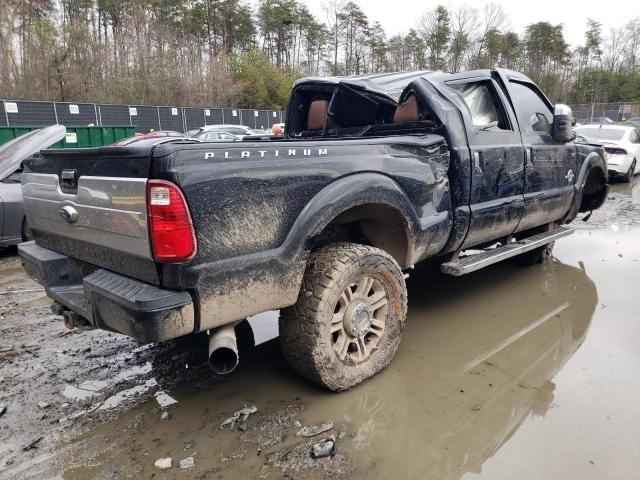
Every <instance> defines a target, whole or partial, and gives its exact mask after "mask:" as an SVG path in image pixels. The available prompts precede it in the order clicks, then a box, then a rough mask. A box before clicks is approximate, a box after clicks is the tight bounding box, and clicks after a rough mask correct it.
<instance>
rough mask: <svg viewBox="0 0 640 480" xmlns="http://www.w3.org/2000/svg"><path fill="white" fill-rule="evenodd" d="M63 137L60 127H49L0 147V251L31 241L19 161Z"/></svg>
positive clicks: (64, 130)
mask: <svg viewBox="0 0 640 480" xmlns="http://www.w3.org/2000/svg"><path fill="white" fill-rule="evenodd" d="M65 133H66V129H65V128H64V127H63V126H62V125H53V126H51V127H47V128H42V129H40V130H34V131H33V132H29V133H27V134H25V135H22V136H21V137H18V138H16V139H14V140H11V141H10V142H8V143H5V144H4V145H2V146H0V247H8V246H10V245H16V244H18V243H20V242H22V241H23V240H28V239H30V237H31V233H30V231H29V228H28V225H27V221H26V217H25V215H24V207H23V205H22V186H21V185H20V175H21V173H22V161H23V160H25V159H26V158H29V157H30V156H32V155H33V154H35V153H37V152H39V151H40V150H42V149H43V148H46V147H48V146H50V145H52V144H54V143H56V142H57V141H59V140H62V139H63V138H64V136H65Z"/></svg>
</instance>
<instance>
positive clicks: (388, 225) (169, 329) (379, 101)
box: [19, 70, 607, 390]
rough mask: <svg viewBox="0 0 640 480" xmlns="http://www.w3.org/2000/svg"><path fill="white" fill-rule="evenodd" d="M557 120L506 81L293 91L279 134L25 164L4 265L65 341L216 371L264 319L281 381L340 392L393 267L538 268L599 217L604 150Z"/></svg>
mask: <svg viewBox="0 0 640 480" xmlns="http://www.w3.org/2000/svg"><path fill="white" fill-rule="evenodd" d="M571 122H572V114H571V111H570V109H569V108H568V107H566V106H564V105H555V106H554V105H552V104H551V103H550V102H549V100H548V99H547V98H546V97H545V95H544V94H543V93H542V92H541V91H540V90H539V89H538V88H537V87H536V85H534V84H533V82H532V81H531V80H530V79H528V78H527V77H525V76H523V75H521V74H519V73H516V72H512V71H506V70H495V71H489V70H480V71H474V72H465V73H458V74H444V73H436V72H409V73H407V72H405V73H395V74H381V75H373V76H361V77H351V78H307V79H303V80H300V81H298V82H297V83H296V85H295V87H294V89H293V91H292V95H291V99H290V101H289V105H288V111H287V124H286V134H285V135H284V137H271V138H251V137H247V138H245V139H244V140H243V141H242V142H236V143H215V144H214V143H197V142H191V141H188V140H180V139H161V140H153V141H141V142H138V143H137V144H136V143H134V144H131V145H129V146H112V147H103V148H97V149H75V150H64V151H62V150H44V151H42V152H41V154H40V155H38V156H36V157H34V158H32V159H30V160H28V161H26V162H25V171H24V174H23V176H22V182H23V193H24V202H25V210H26V214H27V218H28V222H29V225H30V227H31V229H32V232H33V236H34V241H32V242H27V243H23V244H21V245H20V248H19V251H20V255H21V256H22V260H23V264H24V267H25V269H26V270H27V272H29V274H30V275H32V276H33V277H34V278H35V279H37V280H38V281H39V282H40V283H42V284H43V285H44V286H45V288H46V291H47V294H48V295H49V296H50V297H51V298H52V299H54V301H55V302H54V305H53V310H54V312H56V313H58V314H60V315H63V317H64V320H65V323H66V325H67V326H69V327H74V326H82V325H85V326H87V327H96V328H102V329H106V330H111V331H115V332H120V333H122V334H125V335H129V336H131V337H134V338H136V339H138V340H140V341H142V342H158V341H163V340H167V339H171V338H176V337H179V336H183V335H187V334H194V333H199V332H208V333H209V354H210V363H211V365H212V367H213V368H214V370H215V371H216V372H218V373H226V372H229V371H230V370H232V369H233V368H234V367H235V365H236V363H237V361H238V355H237V346H236V339H235V334H234V326H236V325H238V324H239V323H240V322H242V321H243V320H244V319H246V318H247V317H248V316H251V315H255V314H257V313H260V312H264V311H267V310H275V309H281V315H280V339H281V343H282V348H283V351H284V353H285V356H286V358H287V359H288V360H289V362H290V364H291V366H292V367H293V368H294V369H295V370H296V371H298V372H299V373H301V374H302V375H304V376H305V377H307V378H309V379H311V380H313V381H315V382H317V383H318V384H320V385H323V386H325V387H327V388H329V389H332V390H343V389H346V388H349V387H351V386H353V385H356V384H358V383H359V382H361V381H363V380H365V379H366V378H368V377H370V376H372V375H374V374H375V373H376V372H378V371H380V370H381V369H383V368H384V367H385V366H386V365H388V364H389V362H390V361H391V359H392V358H393V356H394V354H395V351H396V349H397V347H398V344H399V342H400V337H401V334H402V331H403V326H404V321H405V316H406V312H407V293H406V288H405V280H404V278H405V276H404V273H403V270H404V269H408V268H410V267H411V266H412V265H414V264H415V263H417V262H420V261H423V260H426V259H432V261H435V262H438V263H440V264H441V265H440V268H441V270H442V271H443V272H444V273H446V274H451V275H463V274H466V273H469V272H472V271H474V270H477V269H479V268H482V267H484V266H487V265H490V264H492V263H496V262H498V261H501V260H504V259H507V258H510V257H516V258H515V260H518V261H519V262H520V263H525V264H533V263H537V262H541V261H543V260H544V258H545V257H546V256H548V254H549V252H550V249H551V246H552V245H553V242H554V241H555V240H556V239H558V238H560V237H562V236H564V235H567V234H568V233H570V230H568V229H567V228H566V227H562V225H563V224H567V223H569V222H571V221H572V220H573V219H575V218H576V216H577V214H578V212H587V211H591V210H593V209H596V208H598V207H599V206H600V205H601V204H602V203H603V202H604V200H605V198H606V194H607V166H606V157H605V153H604V150H603V149H602V148H601V147H599V146H596V145H587V144H576V143H575V142H574V141H573V133H572V130H571V125H572V123H571ZM478 250H480V251H479V252H478ZM472 251H473V252H475V253H473V252H472Z"/></svg>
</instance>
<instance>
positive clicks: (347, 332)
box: [280, 243, 407, 391]
mask: <svg viewBox="0 0 640 480" xmlns="http://www.w3.org/2000/svg"><path fill="white" fill-rule="evenodd" d="M406 314H407V289H406V286H405V282H404V277H403V274H402V270H400V267H399V266H398V264H397V263H396V261H395V260H394V259H393V258H392V257H391V256H390V255H388V254H387V253H386V252H384V251H382V250H380V249H378V248H374V247H369V246H366V245H359V244H354V243H335V244H331V245H328V246H326V247H323V248H320V249H318V250H316V251H315V252H312V254H311V255H310V257H309V261H308V263H307V270H306V272H305V274H304V279H303V282H302V288H301V289H300V294H299V296H298V301H297V303H296V304H295V305H293V306H292V307H288V308H286V309H283V310H282V312H281V315H280V341H281V344H282V350H283V353H284V355H285V358H286V359H287V361H288V363H289V364H290V365H291V367H292V368H293V369H294V370H295V371H296V372H298V373H299V374H300V375H302V376H303V377H305V378H307V379H309V380H311V381H313V382H315V383H317V384H318V385H321V386H323V387H325V388H328V389H329V390H334V391H341V390H346V389H348V388H351V387H353V386H355V385H357V384H359V383H360V382H362V381H364V380H366V379H368V378H370V377H372V376H373V375H375V374H376V373H378V372H379V371H380V370H382V369H384V368H385V367H386V366H387V365H388V364H389V363H390V362H391V360H392V359H393V357H394V355H395V353H396V350H397V349H398V345H399V343H400V339H401V337H402V331H403V329H404V321H405V317H406Z"/></svg>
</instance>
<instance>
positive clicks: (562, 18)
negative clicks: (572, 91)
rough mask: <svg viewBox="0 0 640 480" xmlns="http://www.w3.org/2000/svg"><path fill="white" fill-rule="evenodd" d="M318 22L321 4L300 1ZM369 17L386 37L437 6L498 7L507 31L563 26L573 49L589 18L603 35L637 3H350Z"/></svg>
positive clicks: (634, 11) (636, 10) (638, 8)
mask: <svg viewBox="0 0 640 480" xmlns="http://www.w3.org/2000/svg"><path fill="white" fill-rule="evenodd" d="M301 1H302V3H304V4H306V5H307V6H308V7H309V9H310V10H311V12H312V13H313V14H314V15H315V16H316V17H317V18H318V19H320V20H322V21H326V16H325V14H324V11H323V9H322V5H323V3H324V1H323V0H301ZM354 1H355V3H357V4H358V5H359V6H360V8H362V10H363V11H364V12H365V14H366V15H367V16H368V17H369V21H371V22H374V21H376V20H377V21H379V22H380V23H381V24H382V26H383V27H384V28H385V31H386V32H387V35H388V36H392V35H395V34H397V33H405V32H407V31H408V30H409V29H410V28H415V26H416V19H417V17H418V16H420V14H422V13H423V12H424V11H426V10H430V9H432V8H434V7H435V6H436V5H438V4H440V3H441V4H443V5H446V6H451V7H453V8H456V7H458V6H460V5H463V4H466V5H469V6H473V7H475V8H478V9H481V8H482V7H483V6H484V5H486V4H487V3H499V4H501V5H502V7H503V8H504V10H505V12H506V14H507V17H508V20H509V23H510V27H511V29H512V30H513V31H515V32H517V33H518V34H520V33H522V32H524V28H525V27H526V26H527V25H528V24H530V23H535V22H541V21H548V22H551V23H552V24H554V25H555V24H558V23H562V24H563V25H564V37H565V39H566V40H567V42H568V43H569V44H570V45H571V46H572V47H576V46H578V45H581V44H582V43H583V41H584V32H585V30H586V24H587V18H593V19H594V20H597V21H598V22H601V23H602V24H603V33H604V34H605V35H606V33H607V32H608V29H609V26H620V25H623V24H625V23H626V22H628V21H629V20H630V19H631V18H633V17H640V1H638V0H626V1H622V0H596V1H594V0H582V1H579V2H578V1H575V0H573V1H572V0H535V1H533V2H527V1H500V0H493V1H491V0H467V1H463V0H448V1H447V0H443V1H442V2H438V1H435V0H434V1H432V2H428V1H420V0H354Z"/></svg>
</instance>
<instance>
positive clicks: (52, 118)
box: [0, 100, 284, 133]
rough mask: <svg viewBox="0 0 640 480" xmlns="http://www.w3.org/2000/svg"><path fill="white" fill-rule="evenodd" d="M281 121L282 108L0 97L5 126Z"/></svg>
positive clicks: (183, 127) (179, 127) (183, 126)
mask: <svg viewBox="0 0 640 480" xmlns="http://www.w3.org/2000/svg"><path fill="white" fill-rule="evenodd" d="M282 122H284V112H282V111H279V110H252V109H239V108H213V107H212V108H206V107H203V108H197V107H171V106H149V105H109V104H96V103H71V102H40V101H24V100H0V126H6V127H19V126H29V127H39V126H46V125H52V124H57V123H59V124H61V125H67V126H81V125H133V126H135V127H136V131H137V132H142V133H146V132H149V131H151V130H176V131H178V132H186V131H187V130H193V129H196V128H199V127H202V126H204V125H216V124H221V123H225V124H235V125H245V126H247V127H251V128H257V129H260V130H267V129H270V128H271V127H272V126H273V124H274V123H282Z"/></svg>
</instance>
